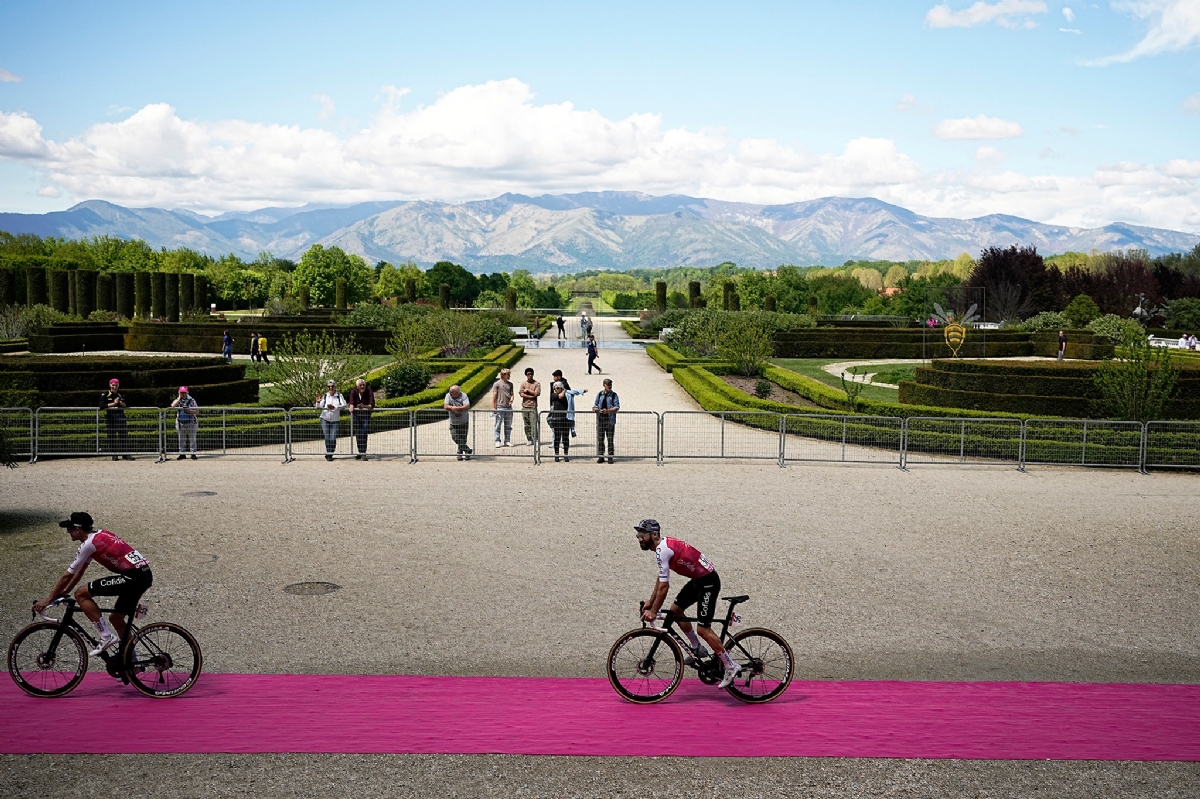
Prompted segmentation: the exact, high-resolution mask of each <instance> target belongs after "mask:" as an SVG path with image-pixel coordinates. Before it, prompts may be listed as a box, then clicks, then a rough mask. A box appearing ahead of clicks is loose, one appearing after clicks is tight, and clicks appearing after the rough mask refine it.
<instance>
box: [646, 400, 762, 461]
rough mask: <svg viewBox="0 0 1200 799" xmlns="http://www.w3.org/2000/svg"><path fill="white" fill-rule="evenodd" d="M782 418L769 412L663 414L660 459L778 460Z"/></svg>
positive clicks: (668, 412)
mask: <svg viewBox="0 0 1200 799" xmlns="http://www.w3.org/2000/svg"><path fill="white" fill-rule="evenodd" d="M782 419H783V417H781V416H780V415H779V414H777V413H771V412H770V411H664V412H663V414H662V433H661V436H662V444H661V445H660V446H661V449H662V459H663V460H664V461H665V460H667V459H668V458H737V459H752V460H772V461H775V462H776V463H779V462H780V461H781V456H782V448H781V443H780V441H781V437H782V434H781V432H780V431H781V429H782Z"/></svg>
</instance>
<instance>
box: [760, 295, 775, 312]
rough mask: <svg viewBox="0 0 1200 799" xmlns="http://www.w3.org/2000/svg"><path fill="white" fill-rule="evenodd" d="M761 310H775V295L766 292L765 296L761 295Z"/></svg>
mask: <svg viewBox="0 0 1200 799" xmlns="http://www.w3.org/2000/svg"><path fill="white" fill-rule="evenodd" d="M763 310H764V311H771V312H772V313H774V312H775V295H774V294H768V295H767V296H765V297H763Z"/></svg>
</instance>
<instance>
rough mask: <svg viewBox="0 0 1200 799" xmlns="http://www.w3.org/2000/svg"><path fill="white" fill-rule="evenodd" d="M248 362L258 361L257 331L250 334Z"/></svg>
mask: <svg viewBox="0 0 1200 799" xmlns="http://www.w3.org/2000/svg"><path fill="white" fill-rule="evenodd" d="M250 363H258V333H251V334H250Z"/></svg>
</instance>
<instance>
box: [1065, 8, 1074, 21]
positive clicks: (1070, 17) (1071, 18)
mask: <svg viewBox="0 0 1200 799" xmlns="http://www.w3.org/2000/svg"><path fill="white" fill-rule="evenodd" d="M1062 14H1063V17H1064V18H1066V20H1067V22H1074V21H1075V12H1074V11H1072V10H1071V7H1070V6H1063V10H1062Z"/></svg>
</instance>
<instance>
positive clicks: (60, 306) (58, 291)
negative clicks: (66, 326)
mask: <svg viewBox="0 0 1200 799" xmlns="http://www.w3.org/2000/svg"><path fill="white" fill-rule="evenodd" d="M70 280H71V279H70V278H69V277H68V276H67V273H66V271H64V270H62V269H52V270H51V271H50V307H51V308H53V309H54V310H56V311H58V312H59V313H67V312H68V311H70V310H71V296H70V295H71V282H70Z"/></svg>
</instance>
